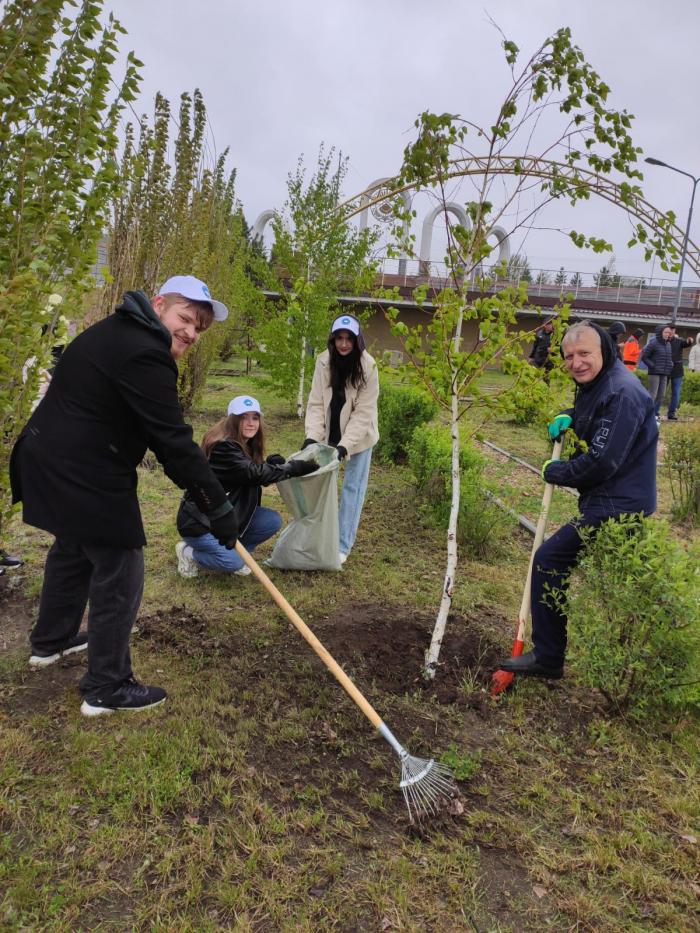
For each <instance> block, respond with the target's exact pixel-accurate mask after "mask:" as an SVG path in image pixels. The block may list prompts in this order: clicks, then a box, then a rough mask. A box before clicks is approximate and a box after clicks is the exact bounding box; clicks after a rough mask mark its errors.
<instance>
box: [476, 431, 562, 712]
mask: <svg viewBox="0 0 700 933" xmlns="http://www.w3.org/2000/svg"><path fill="white" fill-rule="evenodd" d="M563 442H564V438H563V436H562V437H559V438H557V440H556V441H555V442H554V447H553V448H552V460H558V459H559V457H560V456H561V448H562V444H563ZM553 492H554V486H553V485H552V484H551V483H545V486H544V495H543V496H542V508H541V509H540V517H539V518H538V519H537V527H536V528H535V540H534V541H533V542H532V551H531V553H530V563H529V564H528V568H527V577H526V579H525V589H524V590H523V600H522V602H521V603H520V612H519V613H518V625H517V628H516V631H515V641H514V642H513V650H512V651H511V656H512V657H514V658H519V657H520V655H521V654H522V653H523V648H524V647H525V629H526V628H527V622H528V618H529V616H530V588H531V584H532V565H533V563H534V561H535V553H536V551H537V549H538V547H539V546H540V545H541V544H542V542H543V541H544V530H545V527H546V525H547V515H548V514H549V506H550V504H551V502H552V493H553ZM513 677H515V674H513V673H512V672H511V671H500V670H499V671H494V673H493V675H492V676H491V696H494V697H495V696H497V695H498V694H499V693H502V692H503V691H504V690H507V689H508V687H510V685H511V684H512V683H513Z"/></svg>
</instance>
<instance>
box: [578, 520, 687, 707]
mask: <svg viewBox="0 0 700 933" xmlns="http://www.w3.org/2000/svg"><path fill="white" fill-rule="evenodd" d="M584 534H585V536H586V537H587V539H588V540H587V547H586V549H585V551H584V555H583V558H582V560H581V562H580V564H579V566H578V568H577V570H576V571H575V572H574V574H573V576H572V583H571V587H570V589H569V592H568V594H567V596H566V598H565V600H564V602H565V606H566V612H567V615H568V618H569V637H570V646H569V647H570V658H571V662H572V666H573V667H574V668H575V670H576V671H577V673H578V676H579V678H580V679H581V680H582V681H583V682H584V683H586V684H587V685H588V686H590V687H593V688H596V689H598V690H600V692H601V693H602V694H603V695H604V696H605V697H606V699H607V701H608V703H609V704H610V707H611V708H612V709H614V710H616V711H623V710H627V711H628V712H629V713H630V714H631V715H633V716H641V715H643V714H646V713H648V712H650V711H651V710H653V709H654V708H657V709H658V708H660V707H663V706H669V705H681V704H689V703H695V704H697V702H698V687H697V685H696V684H695V685H694V684H692V683H691V682H692V681H697V678H698V673H697V662H698V659H699V658H700V629H699V626H698V618H697V610H698V596H700V592H699V591H700V574H699V573H698V569H697V568H698V558H699V557H700V553H699V549H698V546H697V544H695V545H694V546H693V547H692V548H690V549H689V551H690V553H689V552H688V551H686V549H685V548H684V547H683V546H682V545H681V544H680V543H679V542H678V541H676V540H675V539H674V538H672V537H671V534H670V531H669V527H668V525H667V524H666V523H664V522H660V521H658V520H656V519H653V518H640V517H639V516H634V515H630V516H624V517H623V518H622V519H621V520H619V521H609V522H606V523H605V524H604V525H602V526H601V528H600V529H599V531H598V532H597V534H596V533H595V532H590V531H589V532H587V533H586V532H584Z"/></svg>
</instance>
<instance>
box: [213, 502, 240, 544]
mask: <svg viewBox="0 0 700 933" xmlns="http://www.w3.org/2000/svg"><path fill="white" fill-rule="evenodd" d="M209 525H210V527H211V533H212V534H213V535H214V537H215V538H216V540H217V541H218V542H219V544H222V545H223V546H224V547H225V548H228V549H229V551H230V550H233V548H235V546H236V539H237V538H238V522H237V521H236V513H235V512H234V511H233V509H232V508H231V509H229V510H228V512H224V514H223V515H219V517H218V518H211V516H210V518H209Z"/></svg>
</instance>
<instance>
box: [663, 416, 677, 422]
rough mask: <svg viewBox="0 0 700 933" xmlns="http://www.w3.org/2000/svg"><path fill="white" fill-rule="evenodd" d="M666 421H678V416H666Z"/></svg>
mask: <svg viewBox="0 0 700 933" xmlns="http://www.w3.org/2000/svg"><path fill="white" fill-rule="evenodd" d="M666 420H667V421H678V415H666Z"/></svg>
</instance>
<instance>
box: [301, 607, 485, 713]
mask: <svg viewBox="0 0 700 933" xmlns="http://www.w3.org/2000/svg"><path fill="white" fill-rule="evenodd" d="M434 621H435V620H434V617H433V616H428V615H423V616H419V615H416V614H415V613H411V614H410V615H409V614H407V613H405V612H403V611H402V610H400V609H399V608H398V607H396V606H377V605H360V606H353V607H346V608H345V609H344V610H339V612H338V613H337V614H336V615H335V616H334V617H333V620H332V622H330V621H327V622H324V623H323V624H322V625H320V626H318V627H317V629H316V631H317V634H318V636H319V638H321V640H322V641H323V642H324V644H325V645H326V647H327V648H328V650H329V651H330V652H331V654H334V655H335V656H336V657H337V659H338V660H341V659H343V661H341V663H346V664H347V666H348V667H352V669H353V670H354V671H357V672H358V674H361V675H362V677H363V679H364V680H365V681H373V682H374V683H375V684H376V686H377V687H379V688H380V689H381V690H382V691H383V692H386V693H407V692H412V691H415V690H420V691H423V692H425V693H429V694H432V695H434V697H435V699H436V700H437V701H438V702H440V703H455V702H466V701H467V698H468V695H469V693H470V692H472V691H473V690H474V688H476V687H479V686H485V685H486V684H487V682H488V680H489V678H490V676H491V673H492V672H493V670H494V669H495V668H496V667H497V666H498V660H499V659H500V658H501V657H502V656H503V649H502V648H499V647H497V646H496V645H494V644H493V643H492V642H491V640H490V639H489V637H488V636H487V635H486V634H484V632H483V631H481V630H480V629H479V628H478V627H477V626H476V625H475V622H474V620H473V619H469V618H465V617H462V616H456V615H451V616H450V617H449V618H448V621H447V628H446V631H445V637H444V639H443V643H442V649H441V651H440V661H439V666H438V671H437V674H436V677H435V679H434V680H433V681H426V680H425V679H424V678H423V675H422V670H423V663H424V657H425V651H426V649H427V648H428V646H429V644H430V638H431V634H432V629H433V625H434Z"/></svg>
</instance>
